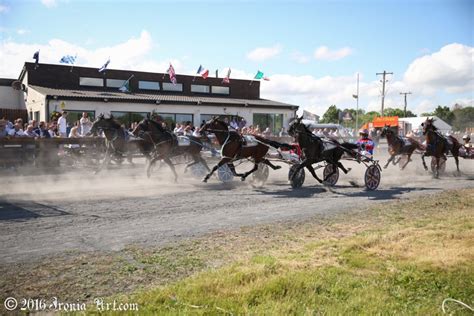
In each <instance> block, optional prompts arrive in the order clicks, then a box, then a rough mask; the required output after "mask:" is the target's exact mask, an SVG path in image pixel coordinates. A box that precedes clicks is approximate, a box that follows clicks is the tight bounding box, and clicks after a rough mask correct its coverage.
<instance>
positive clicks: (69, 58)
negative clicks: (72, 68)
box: [59, 55, 77, 65]
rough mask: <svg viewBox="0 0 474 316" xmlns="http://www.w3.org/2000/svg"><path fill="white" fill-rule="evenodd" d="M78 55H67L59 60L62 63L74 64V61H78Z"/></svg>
mask: <svg viewBox="0 0 474 316" xmlns="http://www.w3.org/2000/svg"><path fill="white" fill-rule="evenodd" d="M76 57H77V56H71V55H66V56H63V58H61V60H60V61H59V62H60V63H61V64H71V65H74V62H75V61H76Z"/></svg>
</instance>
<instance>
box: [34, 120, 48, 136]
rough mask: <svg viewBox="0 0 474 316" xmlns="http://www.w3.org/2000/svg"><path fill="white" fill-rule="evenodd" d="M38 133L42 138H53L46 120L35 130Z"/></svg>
mask: <svg viewBox="0 0 474 316" xmlns="http://www.w3.org/2000/svg"><path fill="white" fill-rule="evenodd" d="M33 131H34V132H35V133H36V135H38V137H40V138H51V136H50V135H49V133H48V130H47V129H46V123H45V122H44V121H41V122H40V123H39V125H38V127H37V128H36V130H33Z"/></svg>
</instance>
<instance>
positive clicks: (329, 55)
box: [314, 46, 352, 60]
mask: <svg viewBox="0 0 474 316" xmlns="http://www.w3.org/2000/svg"><path fill="white" fill-rule="evenodd" d="M351 54H352V48H350V47H343V48H341V49H337V50H330V49H329V48H328V47H327V46H320V47H318V48H317V49H316V50H315V51H314V58H316V59H319V60H338V59H342V58H344V57H347V56H349V55H351Z"/></svg>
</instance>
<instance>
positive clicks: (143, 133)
mask: <svg viewBox="0 0 474 316" xmlns="http://www.w3.org/2000/svg"><path fill="white" fill-rule="evenodd" d="M132 134H133V135H134V136H136V137H140V138H141V139H143V140H144V141H145V142H149V143H151V144H152V146H153V149H152V150H151V154H150V160H149V161H148V165H147V169H146V170H147V176H148V177H150V176H151V168H152V167H153V165H154V164H155V162H156V161H158V160H163V161H164V162H165V163H166V164H167V165H168V166H169V167H170V169H171V171H173V174H174V180H175V181H177V180H178V174H177V173H176V170H175V168H174V165H173V162H172V161H171V159H170V158H172V157H176V156H180V155H189V156H191V157H192V158H193V161H192V162H191V163H188V164H187V165H186V168H185V170H186V169H187V168H188V167H190V166H192V165H194V164H197V163H202V164H203V165H204V167H205V168H206V169H207V170H210V169H209V167H208V166H207V163H206V161H205V160H204V158H202V157H201V149H202V147H203V144H202V142H201V140H200V139H199V138H196V137H193V136H183V137H184V138H186V141H187V144H186V145H183V146H180V145H179V142H178V137H177V136H176V135H175V134H173V133H172V132H170V131H167V130H165V129H164V128H163V127H162V126H161V124H160V123H158V122H155V121H154V120H152V119H150V117H147V118H145V119H143V120H142V121H141V122H140V123H138V125H137V126H136V127H135V129H134V130H133V131H132Z"/></svg>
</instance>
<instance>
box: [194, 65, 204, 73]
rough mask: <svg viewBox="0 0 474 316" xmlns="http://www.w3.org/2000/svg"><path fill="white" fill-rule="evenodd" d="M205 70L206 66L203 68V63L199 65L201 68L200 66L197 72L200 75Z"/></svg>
mask: <svg viewBox="0 0 474 316" xmlns="http://www.w3.org/2000/svg"><path fill="white" fill-rule="evenodd" d="M203 70H204V68H202V65H199V68H198V70H197V71H196V73H197V74H198V75H200V74H201V72H202V71H203Z"/></svg>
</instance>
